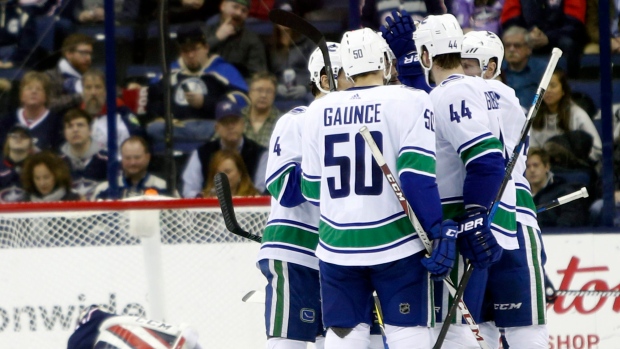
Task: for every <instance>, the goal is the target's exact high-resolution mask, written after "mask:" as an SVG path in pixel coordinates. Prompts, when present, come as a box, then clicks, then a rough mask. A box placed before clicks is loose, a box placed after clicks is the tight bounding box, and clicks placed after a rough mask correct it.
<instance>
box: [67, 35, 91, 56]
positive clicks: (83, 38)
mask: <svg viewBox="0 0 620 349" xmlns="http://www.w3.org/2000/svg"><path fill="white" fill-rule="evenodd" d="M94 43H95V40H94V39H93V38H91V37H90V36H88V35H84V34H80V33H75V34H71V35H69V36H67V38H66V39H65V40H64V41H63V42H62V47H61V51H62V54H63V55H65V54H67V53H69V52H73V51H75V49H76V48H77V47H78V45H90V46H91V47H92V46H93V44H94Z"/></svg>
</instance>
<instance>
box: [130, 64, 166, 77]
mask: <svg viewBox="0 0 620 349" xmlns="http://www.w3.org/2000/svg"><path fill="white" fill-rule="evenodd" d="M125 73H126V74H125V75H126V76H128V77H129V76H146V77H147V78H149V79H152V78H155V77H157V76H158V75H161V68H160V67H159V66H156V65H130V66H128V67H127V70H126V71H125Z"/></svg>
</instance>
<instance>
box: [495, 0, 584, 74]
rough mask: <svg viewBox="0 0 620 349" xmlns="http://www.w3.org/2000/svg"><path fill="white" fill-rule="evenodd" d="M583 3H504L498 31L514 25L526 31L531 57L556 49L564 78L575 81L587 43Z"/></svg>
mask: <svg viewBox="0 0 620 349" xmlns="http://www.w3.org/2000/svg"><path fill="white" fill-rule="evenodd" d="M585 19H586V1H585V0H563V1H557V0H544V1H541V0H505V2H504V8H503V10H502V18H501V22H502V28H504V29H507V28H510V27H511V26H513V25H518V26H521V27H523V28H527V29H528V34H527V41H528V43H529V44H530V46H531V47H532V48H533V49H534V53H535V54H547V53H550V52H551V49H552V48H554V47H558V48H560V49H561V50H562V52H564V54H563V57H565V58H566V60H567V63H568V75H569V76H570V77H571V78H576V77H578V75H579V74H578V73H579V64H580V59H581V53H582V51H583V47H584V45H585V43H586V41H587V34H586V29H585Z"/></svg>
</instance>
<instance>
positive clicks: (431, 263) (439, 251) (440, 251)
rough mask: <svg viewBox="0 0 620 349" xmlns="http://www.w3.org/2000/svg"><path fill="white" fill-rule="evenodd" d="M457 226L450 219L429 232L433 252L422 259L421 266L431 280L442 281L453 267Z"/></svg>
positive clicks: (436, 225)
mask: <svg viewBox="0 0 620 349" xmlns="http://www.w3.org/2000/svg"><path fill="white" fill-rule="evenodd" d="M457 228H458V226H457V224H456V222H454V221H453V220H451V219H448V220H445V221H443V222H442V223H441V224H435V225H434V226H433V227H432V228H431V231H430V232H429V237H430V238H431V239H433V252H432V253H431V255H430V256H429V257H426V258H423V259H422V265H424V267H425V268H426V269H427V270H428V272H429V273H431V279H433V280H436V281H441V280H443V279H444V278H445V277H446V276H447V275H448V274H450V271H451V270H452V266H453V265H454V260H455V259H456V236H457Z"/></svg>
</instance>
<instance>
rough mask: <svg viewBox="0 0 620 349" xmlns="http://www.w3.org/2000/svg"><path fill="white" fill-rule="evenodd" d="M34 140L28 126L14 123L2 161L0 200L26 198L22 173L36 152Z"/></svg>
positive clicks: (0, 167)
mask: <svg viewBox="0 0 620 349" xmlns="http://www.w3.org/2000/svg"><path fill="white" fill-rule="evenodd" d="M34 149H35V148H34V141H33V139H32V134H31V133H30V130H29V129H28V128H27V127H24V126H22V125H19V124H18V125H14V126H13V127H11V128H10V129H9V132H8V135H7V138H6V141H5V143H4V150H3V152H2V162H0V202H16V201H22V200H24V199H25V195H26V193H25V191H24V189H22V184H21V180H20V177H19V176H20V174H21V170H22V167H23V165H24V161H26V159H27V158H28V156H30V154H32V153H34V151H35V150H34Z"/></svg>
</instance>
